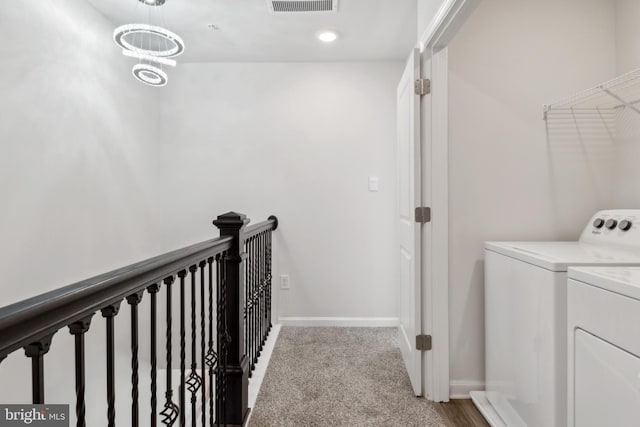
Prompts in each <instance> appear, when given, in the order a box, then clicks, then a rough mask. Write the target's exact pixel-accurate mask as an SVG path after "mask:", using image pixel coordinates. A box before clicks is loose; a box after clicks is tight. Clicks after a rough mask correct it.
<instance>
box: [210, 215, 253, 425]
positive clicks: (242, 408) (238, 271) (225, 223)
mask: <svg viewBox="0 0 640 427" xmlns="http://www.w3.org/2000/svg"><path fill="white" fill-rule="evenodd" d="M248 223H249V220H248V219H247V217H246V216H245V215H243V214H239V213H236V212H229V213H226V214H223V215H220V216H218V218H217V219H216V220H215V221H213V224H214V225H215V226H216V227H218V229H219V230H220V237H232V238H233V244H232V246H231V249H230V250H229V252H228V253H227V256H226V257H225V258H224V260H225V261H224V262H225V265H224V267H225V269H226V290H227V298H226V306H225V310H226V314H227V316H226V317H227V333H228V334H229V336H230V337H231V342H230V343H229V348H228V354H227V368H226V376H227V379H226V383H227V387H226V390H227V393H226V403H225V408H224V415H225V418H226V424H227V425H238V426H241V425H243V424H244V422H245V420H246V417H247V415H249V359H247V356H246V354H245V348H244V343H245V337H244V271H243V260H244V259H245V257H246V253H245V252H244V239H245V234H244V233H245V227H246V225H247V224H248Z"/></svg>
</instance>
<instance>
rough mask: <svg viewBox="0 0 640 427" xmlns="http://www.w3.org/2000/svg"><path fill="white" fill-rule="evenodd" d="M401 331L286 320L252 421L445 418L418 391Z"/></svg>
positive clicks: (427, 421) (298, 424)
mask: <svg viewBox="0 0 640 427" xmlns="http://www.w3.org/2000/svg"><path fill="white" fill-rule="evenodd" d="M396 334H397V330H396V329H394V328H294V327H283V328H282V330H281V331H280V335H279V337H278V341H277V342H276V346H275V349H274V351H273V355H272V357H271V361H270V363H269V367H268V369H267V373H266V375H265V378H264V382H263V383H262V388H261V390H260V394H259V395H258V400H257V402H256V405H255V408H254V409H253V414H252V415H251V420H250V421H249V426H250V427H263V426H295V427H302V426H350V427H351V426H367V427H370V426H385V427H387V426H403V427H406V426H438V427H440V426H444V423H443V421H442V418H441V417H440V416H439V414H438V413H437V412H436V409H435V408H434V407H433V405H432V404H431V403H429V402H428V401H426V400H425V399H420V398H416V397H415V396H414V395H413V391H412V389H411V385H410V383H409V377H408V375H407V372H406V370H405V368H404V363H403V361H402V356H401V354H400V350H399V349H398V346H397V344H396Z"/></svg>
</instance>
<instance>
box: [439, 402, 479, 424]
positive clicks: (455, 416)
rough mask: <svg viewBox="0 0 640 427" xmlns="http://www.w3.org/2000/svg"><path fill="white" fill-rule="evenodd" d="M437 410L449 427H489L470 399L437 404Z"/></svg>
mask: <svg viewBox="0 0 640 427" xmlns="http://www.w3.org/2000/svg"><path fill="white" fill-rule="evenodd" d="M435 407H436V410H437V411H438V413H439V414H440V416H442V418H443V419H444V422H445V423H446V424H447V427H489V424H488V423H487V422H486V421H485V419H484V417H483V416H482V414H480V412H479V411H478V409H477V408H476V407H475V405H474V404H473V402H472V401H471V400H470V399H456V400H451V401H450V402H449V403H436V404H435Z"/></svg>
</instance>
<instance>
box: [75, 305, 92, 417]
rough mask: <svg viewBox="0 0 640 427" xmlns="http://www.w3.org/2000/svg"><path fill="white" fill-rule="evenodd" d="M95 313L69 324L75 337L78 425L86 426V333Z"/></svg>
mask: <svg viewBox="0 0 640 427" xmlns="http://www.w3.org/2000/svg"><path fill="white" fill-rule="evenodd" d="M92 317H93V314H92V315H90V316H88V317H85V318H84V319H82V320H78V321H77V322H74V323H72V324H71V325H69V332H70V333H71V335H73V336H74V339H75V363H76V426H77V427H85V426H86V425H87V423H86V419H85V418H86V405H85V399H84V392H85V361H84V334H85V333H86V332H87V331H88V330H89V326H90V325H91V318H92Z"/></svg>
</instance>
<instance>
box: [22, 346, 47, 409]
mask: <svg viewBox="0 0 640 427" xmlns="http://www.w3.org/2000/svg"><path fill="white" fill-rule="evenodd" d="M52 338H53V334H51V335H49V336H46V337H44V338H42V339H40V340H38V341H35V342H32V343H31V344H29V345H27V346H26V347H25V348H24V353H25V354H26V355H27V357H29V358H31V397H32V402H33V404H34V405H42V404H44V355H45V354H47V353H48V352H49V348H50V347H51V339H52Z"/></svg>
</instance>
